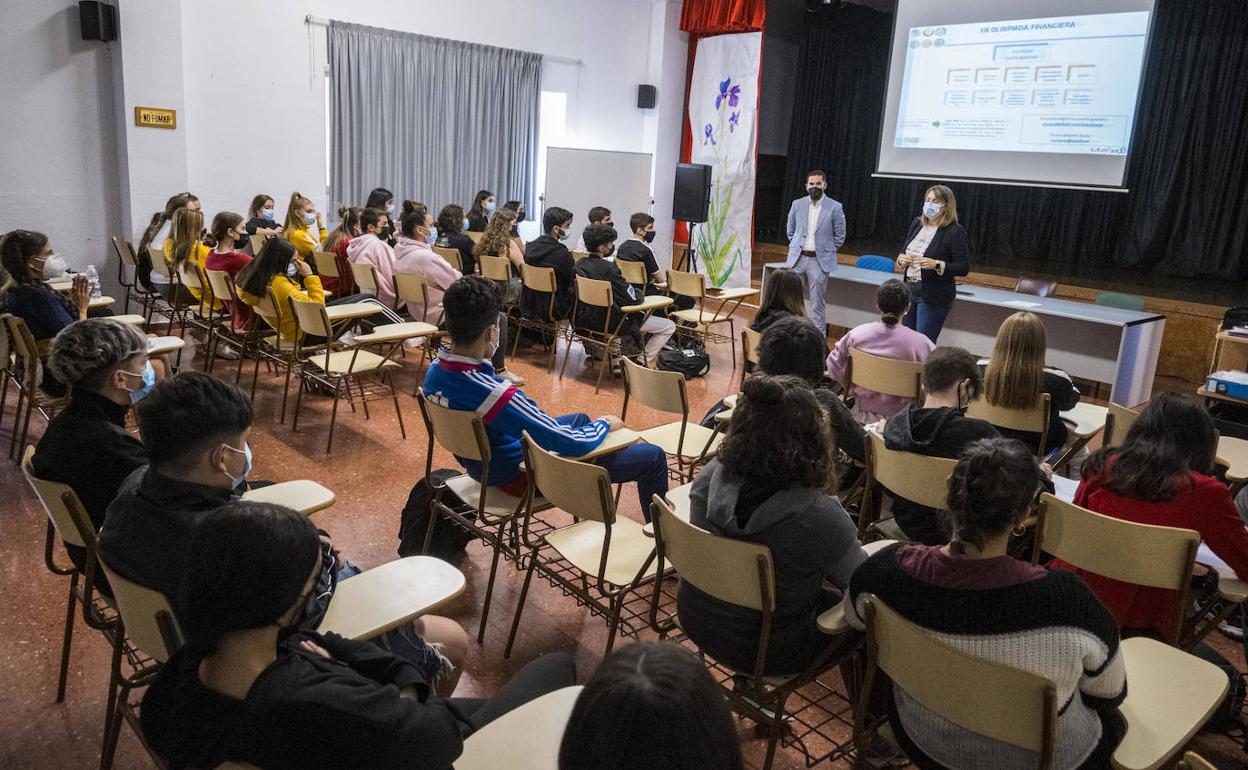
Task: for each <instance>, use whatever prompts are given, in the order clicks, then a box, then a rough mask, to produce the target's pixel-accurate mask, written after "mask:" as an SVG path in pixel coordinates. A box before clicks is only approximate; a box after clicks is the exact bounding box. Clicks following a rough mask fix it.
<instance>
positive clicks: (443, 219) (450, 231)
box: [438, 203, 464, 237]
mask: <svg viewBox="0 0 1248 770" xmlns="http://www.w3.org/2000/svg"><path fill="white" fill-rule="evenodd" d="M463 231H464V207H463V206H461V205H459V204H458V203H448V204H446V205H445V206H443V207H442V210H441V211H439V212H438V236H439V237H441V236H443V235H457V234H459V233H462V232H463Z"/></svg>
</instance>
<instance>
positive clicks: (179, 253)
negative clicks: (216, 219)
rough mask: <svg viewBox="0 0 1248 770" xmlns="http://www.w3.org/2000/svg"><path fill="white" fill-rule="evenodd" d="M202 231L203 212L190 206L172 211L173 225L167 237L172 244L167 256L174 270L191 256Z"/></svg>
mask: <svg viewBox="0 0 1248 770" xmlns="http://www.w3.org/2000/svg"><path fill="white" fill-rule="evenodd" d="M203 231H204V213H203V212H202V211H196V210H195V209H191V208H181V209H178V210H177V211H175V212H174V213H173V227H171V228H170V229H169V238H170V240H172V241H173V246H172V247H171V248H170V250H169V258H170V259H171V260H172V261H173V268H174V269H175V270H176V269H178V268H180V267H181V266H182V263H183V262H186V260H188V259H190V258H191V254H192V252H194V250H195V246H196V244H198V243H199V236H200V234H201V233H202V232H203Z"/></svg>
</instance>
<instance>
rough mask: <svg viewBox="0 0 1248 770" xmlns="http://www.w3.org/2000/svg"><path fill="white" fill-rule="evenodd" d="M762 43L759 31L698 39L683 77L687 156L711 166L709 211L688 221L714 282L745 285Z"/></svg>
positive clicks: (751, 226) (721, 285)
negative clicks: (700, 220) (689, 141)
mask: <svg viewBox="0 0 1248 770" xmlns="http://www.w3.org/2000/svg"><path fill="white" fill-rule="evenodd" d="M762 43H763V33H761V32H745V33H741V34H734V35H716V36H715V37H706V38H702V39H700V40H699V41H698V50H697V54H696V57H695V59H694V65H693V78H692V79H691V80H690V83H689V126H690V129H691V130H692V133H693V147H692V152H691V158H690V160H691V162H693V163H706V164H708V165H710V166H711V207H710V214H709V215H708V218H707V221H706V223H705V224H700V225H696V226H694V229H693V245H694V248H695V249H697V256H698V263H699V267H700V268H701V270H702V272H703V273H705V274H706V276H707V283H708V284H709V285H711V286H716V287H719V288H733V287H739V286H749V285H750V261H751V255H750V246H751V244H752V243H753V231H754V156H755V140H756V134H757V129H756V126H757V117H758V70H759V62H760V61H761V60H760V56H761V53H762Z"/></svg>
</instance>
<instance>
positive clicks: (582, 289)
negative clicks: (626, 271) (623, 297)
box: [576, 275, 613, 307]
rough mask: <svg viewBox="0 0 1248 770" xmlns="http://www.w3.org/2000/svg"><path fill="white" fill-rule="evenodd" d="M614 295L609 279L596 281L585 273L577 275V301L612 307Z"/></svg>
mask: <svg viewBox="0 0 1248 770" xmlns="http://www.w3.org/2000/svg"><path fill="white" fill-rule="evenodd" d="M612 298H613V295H612V294H611V283H610V282H609V281H595V280H594V279H593V278H586V277H585V276H583V275H578V276H577V277H576V301H577V302H580V303H581V304H583V305H593V306H594V307H611V304H612Z"/></svg>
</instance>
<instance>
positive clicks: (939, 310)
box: [902, 283, 953, 345]
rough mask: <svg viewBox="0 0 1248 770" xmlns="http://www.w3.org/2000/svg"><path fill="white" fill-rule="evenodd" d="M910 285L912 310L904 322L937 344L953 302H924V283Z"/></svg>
mask: <svg viewBox="0 0 1248 770" xmlns="http://www.w3.org/2000/svg"><path fill="white" fill-rule="evenodd" d="M909 286H910V292H911V295H910V312H909V313H906V317H905V320H903V321H902V323H903V324H905V325H906V326H908V327H909V328H911V329H914V330H915V331H917V332H919V333H921V334H922V335H923V336H924V337H927V338H928V339H929V340H931V341H932V344H933V345H935V344H936V338H937V337H939V336H940V330H941V329H943V328H945V319H946V318H947V317H948V316H949V311H950V310H951V309H953V303H952V302H946V303H944V304H940V305H934V304H930V303H928V302H924V301H923V284H922V283H911V284H909Z"/></svg>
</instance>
